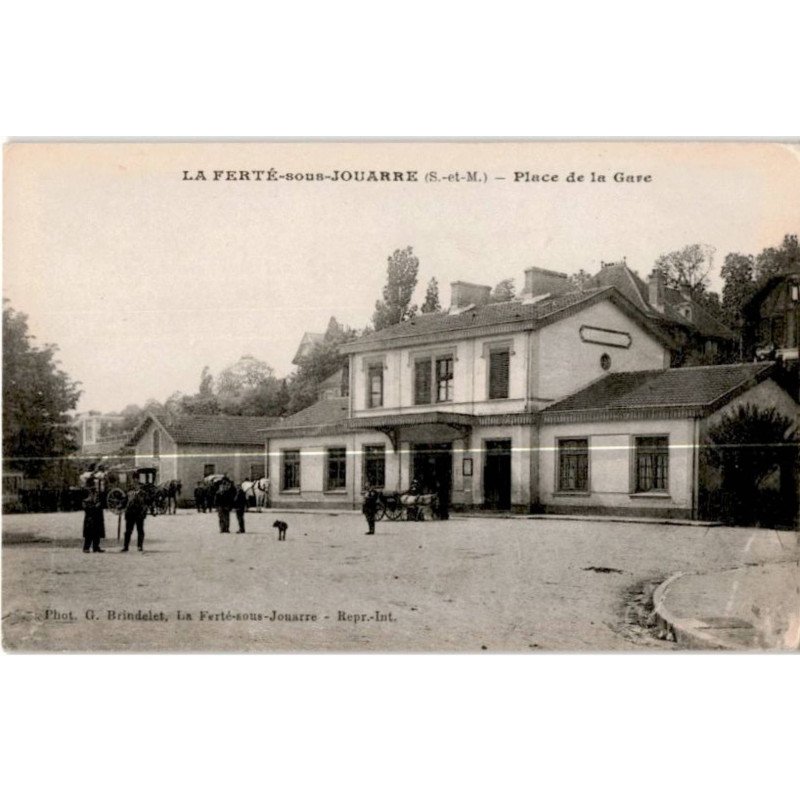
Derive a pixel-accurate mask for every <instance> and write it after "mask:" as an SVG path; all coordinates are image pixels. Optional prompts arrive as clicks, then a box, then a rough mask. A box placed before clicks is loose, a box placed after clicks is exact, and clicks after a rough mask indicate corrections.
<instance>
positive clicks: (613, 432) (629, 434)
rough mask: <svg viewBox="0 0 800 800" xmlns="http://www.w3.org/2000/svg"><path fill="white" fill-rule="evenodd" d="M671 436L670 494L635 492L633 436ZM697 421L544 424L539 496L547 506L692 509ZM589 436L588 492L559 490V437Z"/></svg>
mask: <svg viewBox="0 0 800 800" xmlns="http://www.w3.org/2000/svg"><path fill="white" fill-rule="evenodd" d="M659 435H665V436H669V478H668V480H669V494H668V496H664V497H660V496H654V495H650V494H647V495H638V496H637V495H634V494H633V483H632V481H633V473H632V469H633V459H634V452H635V451H634V441H633V437H635V436H659ZM695 436H696V433H695V421H694V420H692V419H674V420H640V421H619V422H585V423H566V424H563V425H544V426H542V429H541V435H540V448H541V450H540V467H541V469H540V474H539V487H540V499H541V502H542V503H543V504H544V505H546V506H571V507H572V506H584V507H609V508H619V509H623V510H625V511H627V512H628V513H633V514H635V512H636V511H641V512H642V513H643V514H649V513H653V512H654V511H658V512H662V513H667V512H670V513H671V512H681V511H682V512H686V513H687V515H688V513H690V512H691V509H692V485H693V479H694V455H695V450H696V448H695V446H694V443H695V441H696V439H695ZM584 437H586V438H588V439H589V491H588V492H587V493H585V494H576V493H572V492H568V493H563V494H562V493H559V492H558V491H557V488H556V487H557V485H558V484H557V462H558V439H559V438H584Z"/></svg>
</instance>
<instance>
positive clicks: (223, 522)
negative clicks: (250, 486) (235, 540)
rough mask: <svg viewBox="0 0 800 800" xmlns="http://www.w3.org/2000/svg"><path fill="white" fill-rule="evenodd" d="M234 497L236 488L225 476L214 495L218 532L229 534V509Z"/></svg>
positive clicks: (231, 506)
mask: <svg viewBox="0 0 800 800" xmlns="http://www.w3.org/2000/svg"><path fill="white" fill-rule="evenodd" d="M235 496H236V487H235V486H234V485H233V481H231V479H230V478H229V477H228V476H227V475H226V476H225V477H224V478H223V479H222V480H221V481H220V482H219V486H218V487H217V493H216V494H215V495H214V505H215V506H216V507H217V514H218V515H219V532H220V533H230V532H231V509H232V508H233V498H234V497H235Z"/></svg>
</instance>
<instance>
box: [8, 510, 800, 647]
mask: <svg viewBox="0 0 800 800" xmlns="http://www.w3.org/2000/svg"><path fill="white" fill-rule="evenodd" d="M276 518H280V519H283V520H285V521H286V522H287V523H288V526H289V527H288V533H287V537H286V541H285V542H279V541H278V539H277V532H276V531H275V529H274V528H273V527H272V523H273V521H274V520H275V519H276ZM81 519H82V515H81V514H63V513H62V514H30V515H16V516H6V517H5V518H4V534H3V535H4V548H3V561H4V582H3V640H4V646H5V647H6V648H7V649H9V650H21V651H31V650H36V651H41V650H45V651H64V650H66V651H87V650H93V651H96V650H104V651H117V652H119V651H129V652H139V651H161V652H198V651H200V652H298V651H317V652H319V651H327V652H344V651H351V652H353V651H365V652H366V651H382V652H386V651H394V652H483V651H488V652H535V651H562V652H563V651H577V650H593V651H620V650H640V651H653V650H665V649H673V648H674V647H675V644H674V643H672V642H666V641H659V640H658V639H656V638H655V637H654V636H652V635H651V634H649V633H648V632H647V631H645V630H644V629H643V628H641V627H639V626H637V625H635V624H634V623H633V622H631V617H630V608H629V601H630V598H631V596H632V594H635V593H636V591H637V589H638V588H639V587H641V586H642V585H643V584H645V583H648V582H649V583H651V584H655V583H659V582H660V581H663V580H664V579H666V578H667V577H668V576H670V575H671V574H674V573H676V572H686V573H704V572H709V571H714V570H725V569H731V568H736V567H741V566H744V565H746V564H748V563H755V562H758V563H761V564H764V563H770V562H784V561H790V560H791V559H792V558H795V559H796V536H795V535H794V534H793V533H790V532H776V531H770V530H760V531H756V530H753V529H735V528H725V527H704V526H689V525H670V524H662V523H657V524H655V523H652V522H651V523H640V522H625V523H621V522H612V521H603V522H598V521H591V520H582V521H576V520H568V519H558V518H551V519H547V520H542V519H531V518H522V517H517V518H496V517H483V518H480V517H466V516H462V517H454V518H452V519H450V520H449V521H446V522H445V521H428V522H424V523H416V522H406V521H402V522H387V521H381V522H379V523H378V524H377V535H376V536H374V537H367V536H364V532H365V530H366V526H365V523H364V520H363V517H361V516H360V515H355V514H353V513H347V512H330V513H299V512H292V511H287V510H281V511H280V512H274V511H266V512H264V513H255V512H253V513H248V514H247V518H246V519H247V533H246V534H244V535H238V534H235V533H231V534H220V533H219V532H218V525H217V519H216V515H210V514H198V513H196V512H193V511H186V510H182V511H179V513H178V514H177V515H176V516H172V517H167V516H160V517H156V518H148V519H147V523H146V526H147V537H146V540H145V549H144V552H143V553H138V552H135V551H133V550H131V552H128V553H121V552H120V551H119V550H120V546H119V544H118V543H117V540H116V517H114V516H113V515H111V514H108V513H107V514H106V533H107V538H106V539H105V540H104V544H103V547H104V548H105V551H106V552H104V553H97V554H94V553H89V554H84V553H83V552H82V551H81V538H80V526H81ZM259 617H260V618H259Z"/></svg>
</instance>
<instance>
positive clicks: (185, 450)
mask: <svg viewBox="0 0 800 800" xmlns="http://www.w3.org/2000/svg"><path fill="white" fill-rule="evenodd" d="M277 421H278V420H277V419H276V418H275V417H229V416H222V415H209V416H188V415H186V416H168V415H156V414H152V413H148V414H147V415H146V416H145V418H144V419H143V420H142V422H141V423H140V425H139V427H138V428H137V429H136V431H135V432H134V433H133V435H132V436H131V437H130V439H129V441H128V445H129V446H130V447H131V448H132V449H133V452H134V460H135V464H136V466H137V467H155V468H156V469H158V478H157V481H158V482H159V483H161V482H164V481H168V480H180V481H181V482H182V483H183V486H184V488H186V487H192V486H194V485H195V484H196V483H197V482H198V481H200V480H202V479H203V478H204V477H205V476H206V475H213V474H218V473H223V472H227V473H228V475H229V476H230V478H232V479H233V480H234V481H236V482H237V483H238V482H240V481H243V480H255V479H257V478H260V477H262V476H263V475H264V474H265V462H264V434H263V430H264V428H266V427H268V426H270V425H274V424H275V423H276V422H277Z"/></svg>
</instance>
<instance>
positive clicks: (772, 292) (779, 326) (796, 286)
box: [742, 270, 800, 362]
mask: <svg viewBox="0 0 800 800" xmlns="http://www.w3.org/2000/svg"><path fill="white" fill-rule="evenodd" d="M743 316H744V328H743V331H742V338H743V347H744V352H745V357H747V358H750V359H752V358H766V359H769V358H781V359H783V361H786V362H790V361H794V362H797V361H798V360H800V270H795V271H793V272H788V273H784V274H782V275H776V276H774V277H772V278H770V279H769V280H768V281H767V282H766V283H765V284H764V285H763V286H762V287H761V288H760V289H759V290H758V291H757V292H756V293H755V294H754V295H753V297H752V298H750V300H749V301H748V302H747V303H746V304H745V306H744V309H743Z"/></svg>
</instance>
